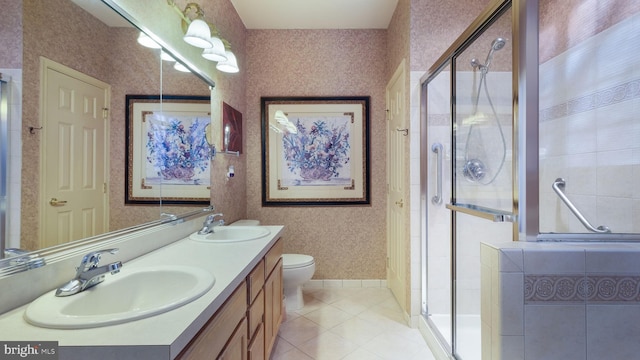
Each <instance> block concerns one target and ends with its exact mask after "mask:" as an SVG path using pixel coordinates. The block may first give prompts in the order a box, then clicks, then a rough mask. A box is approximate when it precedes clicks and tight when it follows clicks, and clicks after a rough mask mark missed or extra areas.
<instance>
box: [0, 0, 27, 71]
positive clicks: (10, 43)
mask: <svg viewBox="0 0 640 360" xmlns="http://www.w3.org/2000/svg"><path fill="white" fill-rule="evenodd" d="M0 9H2V11H0V49H2V51H0V69H19V68H21V67H22V56H21V54H22V33H21V32H20V27H22V0H0Z"/></svg>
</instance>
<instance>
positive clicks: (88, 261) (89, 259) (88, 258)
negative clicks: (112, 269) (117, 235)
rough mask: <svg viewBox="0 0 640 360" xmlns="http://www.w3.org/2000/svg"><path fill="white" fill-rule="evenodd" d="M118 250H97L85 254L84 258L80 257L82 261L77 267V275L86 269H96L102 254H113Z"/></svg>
mask: <svg viewBox="0 0 640 360" xmlns="http://www.w3.org/2000/svg"><path fill="white" fill-rule="evenodd" d="M118 250H120V249H118V248H114V249H104V250H98V251H92V252H90V253H88V254H86V255H85V256H83V257H82V261H81V262H80V266H79V267H78V274H80V273H81V272H82V271H85V270H86V269H87V268H96V267H97V266H98V263H100V258H101V257H102V254H106V253H109V254H115V253H117V252H118Z"/></svg>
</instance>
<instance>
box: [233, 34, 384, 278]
mask: <svg viewBox="0 0 640 360" xmlns="http://www.w3.org/2000/svg"><path fill="white" fill-rule="evenodd" d="M386 39H387V37H386V31H384V30H249V31H248V36H247V59H248V66H247V84H248V86H247V115H248V116H247V121H246V122H245V124H246V129H247V142H246V144H247V154H248V156H247V177H248V178H247V217H248V218H253V219H259V220H261V221H262V223H263V224H267V225H275V224H281V225H285V233H284V236H283V240H284V250H285V252H288V253H300V254H308V255H311V256H313V257H314V258H315V260H316V272H315V275H314V277H315V278H316V279H383V278H386V273H385V257H386V240H385V237H386V220H385V218H386V196H385V184H386V173H385V153H386V150H385V147H386V144H385V142H386V141H385V138H386V137H385V129H386V123H385V113H384V109H385V98H384V96H385V95H384V88H385V85H386V82H387V76H386V74H387V68H386V60H387V57H386V52H385V49H386V47H387V44H386V41H387V40H386ZM349 95H353V96H362V95H364V96H370V97H371V103H370V107H371V108H370V136H371V151H370V158H371V206H359V207H345V206H337V207H262V205H261V189H262V186H261V176H262V175H261V171H262V165H261V157H260V152H261V149H260V143H261V122H260V119H261V118H260V97H262V96H349Z"/></svg>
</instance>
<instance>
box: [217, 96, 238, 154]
mask: <svg viewBox="0 0 640 360" xmlns="http://www.w3.org/2000/svg"><path fill="white" fill-rule="evenodd" d="M221 133H222V149H221V150H222V151H224V152H229V153H235V154H237V155H240V154H242V113H241V112H240V111H238V110H236V109H234V108H233V107H232V106H231V105H229V104H227V103H226V102H222V131H221Z"/></svg>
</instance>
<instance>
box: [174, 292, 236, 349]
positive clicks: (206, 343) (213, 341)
mask: <svg viewBox="0 0 640 360" xmlns="http://www.w3.org/2000/svg"><path fill="white" fill-rule="evenodd" d="M246 309H247V284H246V283H245V282H242V283H240V286H238V288H237V289H236V290H235V291H234V292H233V294H232V295H231V296H230V297H229V298H228V299H227V301H226V302H225V303H224V304H223V305H222V307H220V309H219V310H218V311H217V312H216V313H215V314H214V315H213V316H212V317H211V319H210V320H209V322H207V324H206V325H205V326H204V327H203V328H202V329H201V330H200V332H199V333H198V335H196V337H195V338H194V339H193V340H192V341H191V343H190V344H189V345H187V347H186V348H185V350H184V351H183V352H182V353H181V354H180V355H179V356H178V357H177V359H181V360H186V359H188V360H199V359H215V358H217V357H218V355H219V354H220V352H221V351H222V349H223V348H224V346H225V344H226V343H227V340H229V338H230V337H231V335H232V334H233V333H234V330H235V329H236V326H237V325H238V324H239V323H240V321H241V320H242V319H243V318H244V317H245V313H246ZM245 332H246V330H245Z"/></svg>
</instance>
